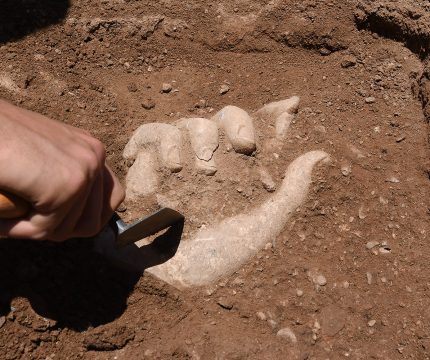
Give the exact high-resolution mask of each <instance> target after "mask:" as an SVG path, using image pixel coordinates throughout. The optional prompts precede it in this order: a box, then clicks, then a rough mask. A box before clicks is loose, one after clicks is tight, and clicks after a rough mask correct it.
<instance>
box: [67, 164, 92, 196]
mask: <svg viewBox="0 0 430 360" xmlns="http://www.w3.org/2000/svg"><path fill="white" fill-rule="evenodd" d="M67 177H68V181H67V182H68V187H69V191H70V192H71V193H72V194H75V193H79V192H80V191H81V190H82V189H84V188H86V187H87V186H88V185H89V181H90V174H89V173H88V171H87V170H86V169H85V168H83V167H82V166H76V167H74V168H73V169H71V170H70V172H69V173H68V175H67Z"/></svg>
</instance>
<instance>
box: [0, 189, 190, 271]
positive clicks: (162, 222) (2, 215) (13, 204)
mask: <svg viewBox="0 0 430 360" xmlns="http://www.w3.org/2000/svg"><path fill="white" fill-rule="evenodd" d="M29 210H30V204H28V203H27V202H26V201H25V200H23V199H21V198H19V197H17V196H15V195H12V194H9V193H6V192H0V219H16V218H20V217H23V216H25V215H26V214H27V213H28V211H29ZM183 221H184V217H183V215H182V214H180V213H179V212H177V211H175V210H172V209H169V208H162V209H160V210H158V211H156V212H155V213H153V214H151V215H149V216H146V217H144V218H141V219H139V220H137V221H135V222H133V223H131V224H127V223H125V222H124V221H123V220H122V219H121V218H120V216H119V215H118V214H117V213H114V215H113V216H112V219H111V221H110V222H109V224H108V225H106V228H105V229H103V230H102V232H104V233H106V234H110V236H109V235H106V236H97V237H96V240H95V244H94V250H95V251H97V252H99V253H102V254H103V255H105V256H107V257H108V258H111V259H114V260H115V261H116V262H121V263H125V264H127V263H130V265H131V266H129V269H132V270H134V269H139V270H141V268H142V267H136V266H134V265H135V264H133V263H134V261H133V260H132V259H128V258H127V257H128V256H130V253H131V252H130V251H129V250H130V249H129V246H128V245H131V246H133V248H135V247H134V243H135V242H136V241H139V240H142V239H144V238H146V237H148V236H150V235H154V234H156V233H158V232H160V231H161V230H164V229H167V228H169V227H173V226H174V225H176V224H178V223H183ZM112 234H113V235H114V236H112ZM124 250H126V251H124ZM127 250H128V251H127Z"/></svg>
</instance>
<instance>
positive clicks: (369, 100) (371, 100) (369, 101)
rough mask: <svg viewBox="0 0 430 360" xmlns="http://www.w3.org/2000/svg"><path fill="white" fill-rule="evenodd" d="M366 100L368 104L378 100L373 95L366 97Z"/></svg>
mask: <svg viewBox="0 0 430 360" xmlns="http://www.w3.org/2000/svg"><path fill="white" fill-rule="evenodd" d="M364 101H365V103H366V104H373V103H374V102H375V101H376V99H375V98H374V97H373V96H369V97H367V98H365V99H364Z"/></svg>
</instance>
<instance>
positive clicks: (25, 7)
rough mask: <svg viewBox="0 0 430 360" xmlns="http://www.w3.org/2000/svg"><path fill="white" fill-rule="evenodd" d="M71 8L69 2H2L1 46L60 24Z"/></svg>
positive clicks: (0, 21) (18, 0) (59, 0)
mask: <svg viewBox="0 0 430 360" xmlns="http://www.w3.org/2000/svg"><path fill="white" fill-rule="evenodd" d="M69 6H70V2H69V0H0V44H1V43H5V42H8V41H12V40H18V39H20V38H22V37H23V36H25V35H28V34H29V33H31V32H33V31H35V30H38V29H42V28H44V27H46V26H49V25H53V24H56V23H58V22H60V21H61V20H62V19H64V18H65V17H66V14H67V9H68V8H69Z"/></svg>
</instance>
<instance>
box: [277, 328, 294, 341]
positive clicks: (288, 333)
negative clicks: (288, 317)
mask: <svg viewBox="0 0 430 360" xmlns="http://www.w3.org/2000/svg"><path fill="white" fill-rule="evenodd" d="M276 336H279V337H281V338H284V339H286V340H289V341H290V342H291V343H293V344H295V343H297V337H296V334H294V332H293V330H291V329H290V328H289V327H285V328H283V329H281V330H279V331H278V332H277V333H276Z"/></svg>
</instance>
